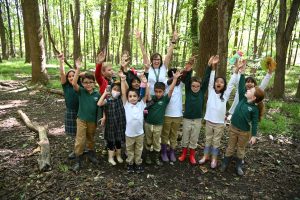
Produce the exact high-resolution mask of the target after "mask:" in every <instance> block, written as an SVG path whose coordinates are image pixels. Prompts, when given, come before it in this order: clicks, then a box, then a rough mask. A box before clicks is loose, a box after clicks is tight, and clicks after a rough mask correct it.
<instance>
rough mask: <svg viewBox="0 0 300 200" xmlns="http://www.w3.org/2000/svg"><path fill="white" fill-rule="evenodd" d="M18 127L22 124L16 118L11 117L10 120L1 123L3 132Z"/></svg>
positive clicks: (0, 126)
mask: <svg viewBox="0 0 300 200" xmlns="http://www.w3.org/2000/svg"><path fill="white" fill-rule="evenodd" d="M16 126H21V124H20V123H19V122H18V120H17V119H16V118H15V117H10V118H8V119H5V120H1V121H0V128H1V130H2V131H4V130H5V129H10V128H14V127H16Z"/></svg>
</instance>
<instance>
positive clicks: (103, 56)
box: [96, 48, 106, 64]
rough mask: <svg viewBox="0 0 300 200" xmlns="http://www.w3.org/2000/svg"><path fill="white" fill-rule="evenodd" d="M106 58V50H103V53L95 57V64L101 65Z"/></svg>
mask: <svg viewBox="0 0 300 200" xmlns="http://www.w3.org/2000/svg"><path fill="white" fill-rule="evenodd" d="M105 58H106V48H105V49H103V51H101V52H100V53H99V54H98V55H97V59H96V62H97V63H98V64H100V63H103V62H104V61H105Z"/></svg>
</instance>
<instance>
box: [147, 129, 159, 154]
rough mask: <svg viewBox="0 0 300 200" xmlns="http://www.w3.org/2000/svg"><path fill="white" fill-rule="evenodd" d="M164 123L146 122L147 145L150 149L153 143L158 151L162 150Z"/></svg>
mask: <svg viewBox="0 0 300 200" xmlns="http://www.w3.org/2000/svg"><path fill="white" fill-rule="evenodd" d="M161 130H162V125H152V124H148V123H145V144H146V145H145V147H146V149H147V150H150V148H151V145H153V149H154V151H156V152H159V151H160V148H161V147H160V136H161Z"/></svg>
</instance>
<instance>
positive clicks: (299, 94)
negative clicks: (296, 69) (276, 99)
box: [296, 76, 300, 99]
mask: <svg viewBox="0 0 300 200" xmlns="http://www.w3.org/2000/svg"><path fill="white" fill-rule="evenodd" d="M298 79H299V81H298V88H297V93H296V99H300V76H299V78H298Z"/></svg>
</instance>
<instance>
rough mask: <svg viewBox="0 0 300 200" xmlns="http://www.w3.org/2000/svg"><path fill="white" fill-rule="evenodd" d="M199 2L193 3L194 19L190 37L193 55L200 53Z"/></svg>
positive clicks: (194, 1)
mask: <svg viewBox="0 0 300 200" xmlns="http://www.w3.org/2000/svg"><path fill="white" fill-rule="evenodd" d="M198 21H199V18H198V0H193V1H192V17H191V26H190V35H191V40H192V55H196V54H197V53H198V52H199V35H198V24H199V22H198Z"/></svg>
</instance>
